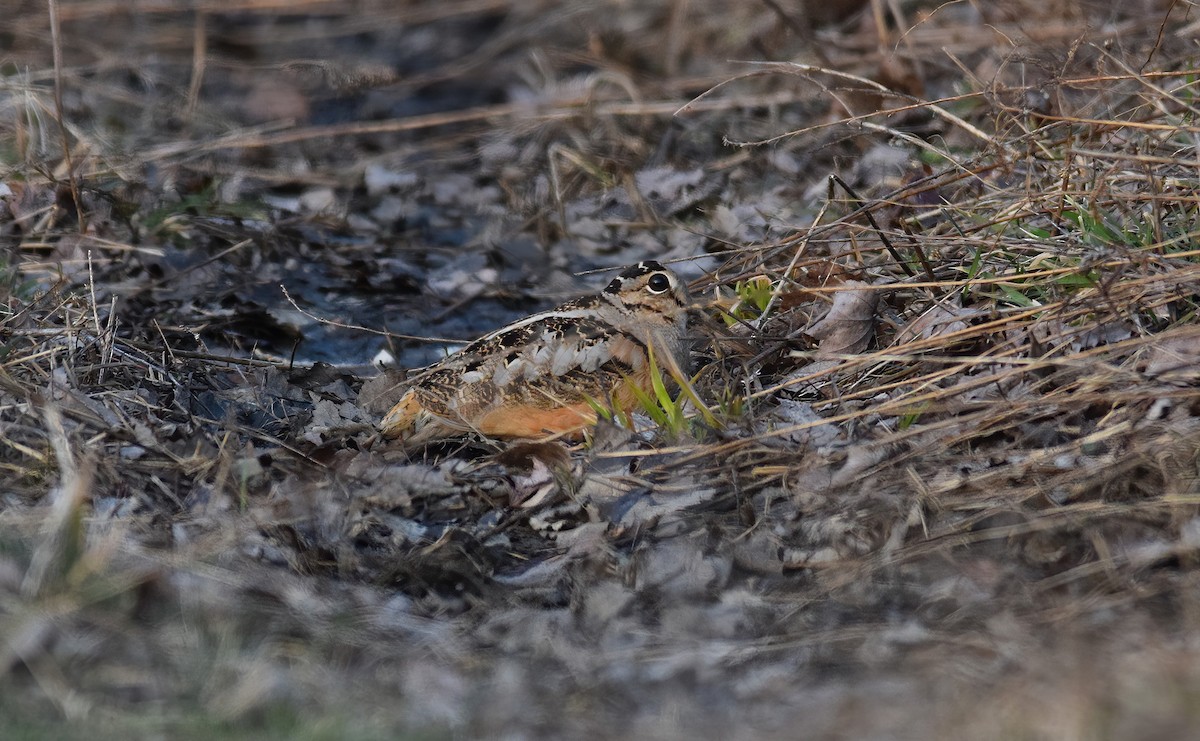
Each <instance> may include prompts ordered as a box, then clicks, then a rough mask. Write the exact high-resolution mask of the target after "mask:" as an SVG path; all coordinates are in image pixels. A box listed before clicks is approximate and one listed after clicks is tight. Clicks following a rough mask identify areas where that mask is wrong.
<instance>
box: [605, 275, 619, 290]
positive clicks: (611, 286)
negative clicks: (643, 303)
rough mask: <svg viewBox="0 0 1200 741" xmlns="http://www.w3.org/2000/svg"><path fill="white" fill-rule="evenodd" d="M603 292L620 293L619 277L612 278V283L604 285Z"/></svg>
mask: <svg viewBox="0 0 1200 741" xmlns="http://www.w3.org/2000/svg"><path fill="white" fill-rule="evenodd" d="M604 292H605V293H620V292H621V279H620V278H613V280H612V283H609V284H608V285H607V286H605V287H604Z"/></svg>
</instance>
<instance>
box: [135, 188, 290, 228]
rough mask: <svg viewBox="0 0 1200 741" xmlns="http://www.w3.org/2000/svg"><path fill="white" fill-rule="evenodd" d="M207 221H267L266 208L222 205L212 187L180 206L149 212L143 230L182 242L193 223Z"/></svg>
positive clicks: (253, 203)
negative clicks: (215, 219)
mask: <svg viewBox="0 0 1200 741" xmlns="http://www.w3.org/2000/svg"><path fill="white" fill-rule="evenodd" d="M206 218H210V219H211V218H229V219H265V218H267V214H266V207H265V206H264V205H263V204H262V203H261V202H259V201H255V200H246V201H238V202H235V203H223V202H222V201H221V200H220V198H219V197H218V193H217V184H216V183H210V184H208V185H206V186H205V187H204V188H203V189H201V190H198V191H196V192H195V193H189V194H187V195H185V196H183V198H181V199H180V200H179V201H178V202H177V203H170V204H166V205H163V206H160V207H158V208H156V209H154V210H152V211H150V212H149V213H148V214H146V217H145V218H144V219H143V220H142V226H143V228H144V229H145V230H146V231H147V233H149V234H152V235H155V236H158V237H162V238H183V237H184V236H185V232H186V231H187V229H188V228H189V227H190V226H191V225H192V223H193V222H194V221H196V220H198V219H206Z"/></svg>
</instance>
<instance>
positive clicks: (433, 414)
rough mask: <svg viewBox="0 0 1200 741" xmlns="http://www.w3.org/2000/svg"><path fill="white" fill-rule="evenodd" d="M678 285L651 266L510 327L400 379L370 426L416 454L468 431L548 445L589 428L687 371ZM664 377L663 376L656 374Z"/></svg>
mask: <svg viewBox="0 0 1200 741" xmlns="http://www.w3.org/2000/svg"><path fill="white" fill-rule="evenodd" d="M690 305H691V299H690V296H689V294H688V290H687V286H686V284H685V283H684V282H683V281H682V280H680V278H679V276H678V275H676V274H675V272H674V271H672V270H670V269H669V268H666V267H663V266H662V265H661V264H660V263H658V262H655V261H653V260H646V261H643V262H639V263H637V264H636V265H631V266H629V267H627V268H625V269H623V270H622V271H621V272H620V274H619V275H618V276H617V277H616V278H614V279H613V280H612V281H611V282H610V283H609V284H608V285H607V286H606V287H605V288H604V289H603V290H602V291H600V292H599V293H598V294H595V295H592V296H587V297H584V298H580V299H576V300H574V301H569V302H567V303H564V304H562V305H560V306H556V307H555V308H553V309H550V310H549V311H543V312H541V313H538V314H533V315H531V316H528V317H525V318H524V319H519V320H517V321H515V322H513V323H511V324H509V325H507V326H504V327H501V328H500V329H497V330H496V331H494V332H492V333H490V334H487V335H485V336H483V337H481V338H479V339H477V340H475V341H474V342H472V343H470V344H469V345H467V346H466V347H464V348H463V349H461V350H459V351H458V352H456V353H453V354H451V355H448V356H447V357H445V358H443V359H442V360H440V361H438V362H436V363H434V364H432V365H430V366H427V367H425V368H422V369H420V370H418V371H416V372H415V373H410V375H409V378H408V379H406V381H405V386H407V390H406V391H405V393H404V395H403V396H402V397H401V399H400V401H399V402H397V403H396V404H395V406H393V407H392V408H391V411H389V412H388V413H387V414H386V415H384V416H383V419H382V420H381V421H380V423H379V430H380V432H381V433H382V435H383V437H384V438H388V439H394V440H399V441H400V442H401V443H402V444H403V445H404V446H405V447H416V446H420V445H423V444H426V443H430V442H433V441H437V440H444V439H447V438H452V437H457V436H460V435H462V434H464V433H467V432H476V433H479V434H481V435H483V436H485V437H489V438H500V439H519V440H550V439H554V438H561V437H572V436H577V435H578V434H579V433H581V432H582V431H583V430H584V429H585V428H587V427H588V426H590V425H593V424H595V422H596V419H597V406H600V407H607V408H608V409H620V410H623V411H626V412H628V411H630V410H631V409H632V408H634V407H635V406H636V404H637V397H638V393H637V392H635V391H634V390H633V388H632V387H637V388H638V389H639V390H640V391H642V392H646V393H651V394H652V388H653V381H652V378H653V377H654V371H653V370H652V367H651V366H652V363H651V359H652V358H653V360H654V363H653V364H654V365H657V366H659V371H660V372H661V378H664V379H667V382H668V383H670V381H671V379H681V378H683V377H684V373H685V372H686V369H687V368H688V365H689V363H688V357H689V343H688V340H687V328H688V310H689V307H690ZM663 371H665V372H663Z"/></svg>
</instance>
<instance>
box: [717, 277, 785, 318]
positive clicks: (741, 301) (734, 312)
mask: <svg viewBox="0 0 1200 741" xmlns="http://www.w3.org/2000/svg"><path fill="white" fill-rule="evenodd" d="M733 292H734V293H735V294H736V295H737V297H738V300H737V303H735V304H734V305H733V307H732V308H731V309H729V312H728V313H727V314H723V315H722V318H723V319H724V320H725V324H726V325H727V326H732V325H734V324H737V323H738V321H743V322H748V321H751V320H753V319H757V318H758V317H760V316H762V313H763V312H764V311H766V310H767V306H768V305H770V303H771V296H772V295H774V293H775V284H774V283H772V282H771V281H770V280H768V279H767V278H766V277H765V276H761V275H760V276H757V277H754V278H750V279H749V280H744V281H738V282H737V283H736V284H734V286H733Z"/></svg>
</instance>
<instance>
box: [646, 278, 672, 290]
mask: <svg viewBox="0 0 1200 741" xmlns="http://www.w3.org/2000/svg"><path fill="white" fill-rule="evenodd" d="M646 287H647V288H649V289H650V293H663V292H664V291H666V290H667V289H668V288H670V287H671V279H670V278H668V277H667V274H666V273H655V274H654V275H652V276H650V280H648V281H646Z"/></svg>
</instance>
